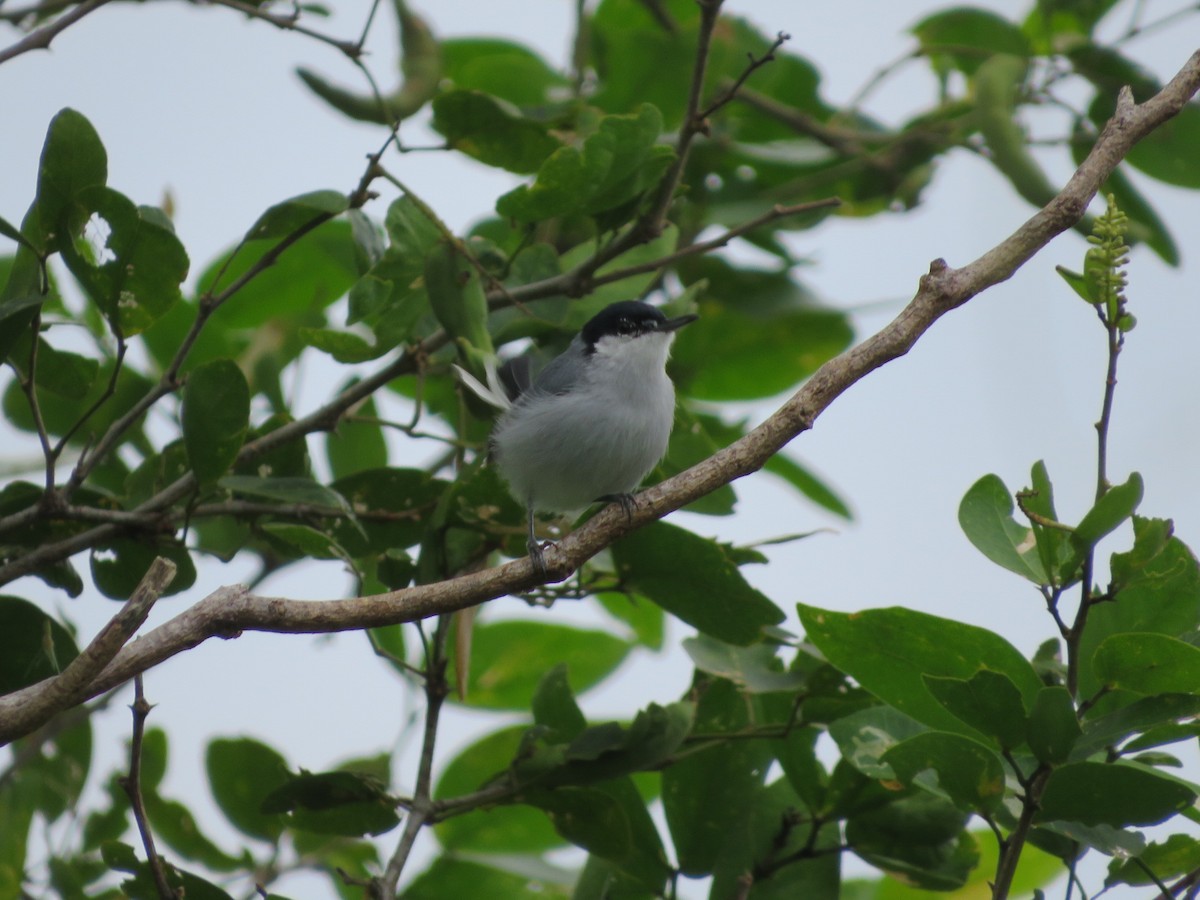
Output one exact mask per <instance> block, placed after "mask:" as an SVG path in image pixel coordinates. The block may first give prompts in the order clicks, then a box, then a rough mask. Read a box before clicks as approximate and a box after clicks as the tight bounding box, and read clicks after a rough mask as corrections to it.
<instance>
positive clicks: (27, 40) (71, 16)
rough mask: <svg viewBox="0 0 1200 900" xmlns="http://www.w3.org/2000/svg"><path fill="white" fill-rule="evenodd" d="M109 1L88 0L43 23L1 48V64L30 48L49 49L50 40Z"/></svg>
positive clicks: (26, 51)
mask: <svg viewBox="0 0 1200 900" xmlns="http://www.w3.org/2000/svg"><path fill="white" fill-rule="evenodd" d="M107 2H108V0H86V2H84V3H80V4H79V5H78V6H76V7H73V8H72V9H71V10H70V11H69V12H65V13H63V14H62V15H61V16H59V17H58V18H57V19H55V20H54V21H53V22H49V23H47V24H45V25H43V26H42V27H41V28H39V29H37V31H31V32H30V33H29V34H27V35H25V37H23V38H21V40H19V41H17V42H16V43H15V44H13V45H12V46H10V47H6V48H5V49H3V50H0V65H2V64H4V63H6V62H8V61H9V60H10V59H14V58H16V57H18V56H20V55H21V54H22V53H28V52H29V51H30V50H46V49H48V48H49V47H50V42H51V41H53V40H54V39H55V38H56V37H58V35H60V34H61V33H62V32H63V31H65V30H66V29H67V28H70V27H71V26H72V25H74V24H75V23H76V22H78V21H79V20H80V19H82V18H83V17H84V16H86V15H87V14H88V13H92V12H95V11H96V10H97V9H99V8H100V7H101V6H103V5H104V4H105V3H107Z"/></svg>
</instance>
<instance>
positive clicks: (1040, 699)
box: [1028, 685, 1081, 765]
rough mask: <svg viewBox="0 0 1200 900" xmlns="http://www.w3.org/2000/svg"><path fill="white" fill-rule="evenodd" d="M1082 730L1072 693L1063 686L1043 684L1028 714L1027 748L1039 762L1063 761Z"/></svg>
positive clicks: (1054, 762)
mask: <svg viewBox="0 0 1200 900" xmlns="http://www.w3.org/2000/svg"><path fill="white" fill-rule="evenodd" d="M1080 734H1081V731H1080V728H1079V719H1078V714H1077V713H1076V711H1075V703H1074V701H1073V700H1072V699H1071V693H1070V691H1068V690H1067V689H1066V688H1064V687H1059V686H1057V685H1056V686H1052V687H1044V688H1042V689H1041V690H1040V691H1039V692H1038V695H1037V699H1036V700H1035V701H1034V704H1033V710H1032V712H1030V714H1029V731H1028V740H1029V748H1030V749H1031V750H1032V751H1033V754H1034V756H1036V757H1037V758H1038V759H1039V760H1040V761H1041V762H1044V763H1047V764H1048V765H1059V764H1060V763H1063V762H1066V761H1067V759H1068V758H1069V757H1070V755H1071V751H1072V750H1073V749H1074V747H1075V742H1076V741H1077V740H1078V739H1079V737H1080Z"/></svg>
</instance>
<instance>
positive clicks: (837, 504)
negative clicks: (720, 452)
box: [763, 452, 854, 520]
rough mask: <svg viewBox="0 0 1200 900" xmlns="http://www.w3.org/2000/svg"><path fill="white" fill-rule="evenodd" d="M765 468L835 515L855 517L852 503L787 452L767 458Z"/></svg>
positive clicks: (848, 518) (848, 517) (847, 518)
mask: <svg viewBox="0 0 1200 900" xmlns="http://www.w3.org/2000/svg"><path fill="white" fill-rule="evenodd" d="M763 470H764V471H766V472H770V473H771V474H772V475H775V476H777V477H779V478H782V479H783V480H784V481H786V482H787V483H788V484H790V485H791V486H792V487H794V488H795V489H796V490H798V491H799V492H800V493H801V494H803V495H804V496H805V497H807V498H808V499H809V500H811V501H812V502H813V503H815V504H817V505H818V506H820V507H821V508H822V509H824V510H826V511H828V512H831V513H833V514H834V515H835V516H840V517H841V518H843V519H846V520H850V519H853V518H854V513H853V512H851V510H850V505H849V504H848V503H847V502H846V501H845V500H844V499H843V498H842V497H840V496H839V495H838V493H837V492H836V491H835V490H834V489H833V488H831V487H830V486H829V485H828V484H826V483H825V482H824V481H822V480H821V479H820V478H818V477H817V476H816V475H814V474H813V473H812V471H811V470H810V469H808V468H807V467H806V466H802V465H800V463H798V462H796V461H795V460H794V459H792V458H791V457H790V456H788V455H787V454H785V453H783V452H780V453H776V454H774V455H773V456H772V457H771V458H770V459H768V460H767V462H766V465H764V466H763Z"/></svg>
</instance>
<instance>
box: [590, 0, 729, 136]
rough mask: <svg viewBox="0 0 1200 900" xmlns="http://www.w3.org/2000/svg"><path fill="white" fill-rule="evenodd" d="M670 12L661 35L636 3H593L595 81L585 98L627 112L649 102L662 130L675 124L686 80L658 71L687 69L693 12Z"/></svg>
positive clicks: (604, 107) (692, 46)
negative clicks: (672, 26) (669, 24)
mask: <svg viewBox="0 0 1200 900" xmlns="http://www.w3.org/2000/svg"><path fill="white" fill-rule="evenodd" d="M671 15H672V17H673V18H674V19H675V21H676V22H677V23H678V24H679V25H680V27H679V29H678V30H677V32H676V33H674V34H669V33H667V32H666V31H665V30H664V29H663V28H662V27H661V26H660V25H659V24H658V23H657V22H655V21H654V20H653V19H652V18H651V17H650V16H649V15H648V14H647V13H646V11H645V8H644V7H643V6H642V5H641V4H635V3H618V2H611V0H610V2H606V3H601V4H600V5H599V7H598V8H597V9H596V12H595V14H594V15H593V17H592V20H591V29H590V30H591V35H590V37H591V50H592V54H591V55H592V59H593V61H594V64H595V67H596V73H597V75H598V77H599V84H598V85H597V90H596V93H595V95H594V96H592V97H591V98H590V102H592V103H594V104H595V105H596V106H598V107H599V108H600V109H602V110H605V111H606V112H613V113H627V112H632V111H633V110H634V109H636V108H637V107H638V106H640V105H641V104H643V103H651V104H653V105H654V106H655V107H657V108H658V109H659V110H661V112H662V114H663V119H664V126H665V127H666V128H668V129H671V128H675V127H676V126H678V125H679V123H680V121H681V120H682V117H683V112H684V107H685V105H686V102H687V83H686V79H678V78H664V77H662V75H663V73H664V72H684V71H688V70H689V69H690V68H691V66H692V62H693V58H694V55H695V46H696V24H695V22H696V16H695V14H694V8H687V7H681V5H680V4H673V8H672V10H671ZM742 59H743V60H744V59H745V57H744V56H743V57H742Z"/></svg>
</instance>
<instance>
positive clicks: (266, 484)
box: [219, 475, 351, 512]
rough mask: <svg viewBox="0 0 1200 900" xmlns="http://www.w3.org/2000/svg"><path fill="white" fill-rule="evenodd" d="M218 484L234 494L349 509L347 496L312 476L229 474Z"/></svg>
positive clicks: (345, 510) (334, 508) (319, 507)
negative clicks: (264, 476)
mask: <svg viewBox="0 0 1200 900" xmlns="http://www.w3.org/2000/svg"><path fill="white" fill-rule="evenodd" d="M219 486H220V487H222V488H224V489H225V490H227V491H233V492H234V493H235V494H245V495H247V496H250V497H262V498H263V499H264V500H276V501H278V502H280V503H299V504H302V505H304V506H313V507H316V508H318V509H333V510H339V511H342V512H350V509H351V506H350V504H349V503H348V502H347V500H346V498H345V497H343V496H342V495H341V493H339V492H338V491H337V490H335V489H333V488H327V487H325V485H323V484H318V483H317V482H316V481H313V480H312V479H311V478H287V477H282V478H260V477H258V476H257V475H226V476H225V477H224V478H222V479H221V480H220V482H219Z"/></svg>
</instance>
